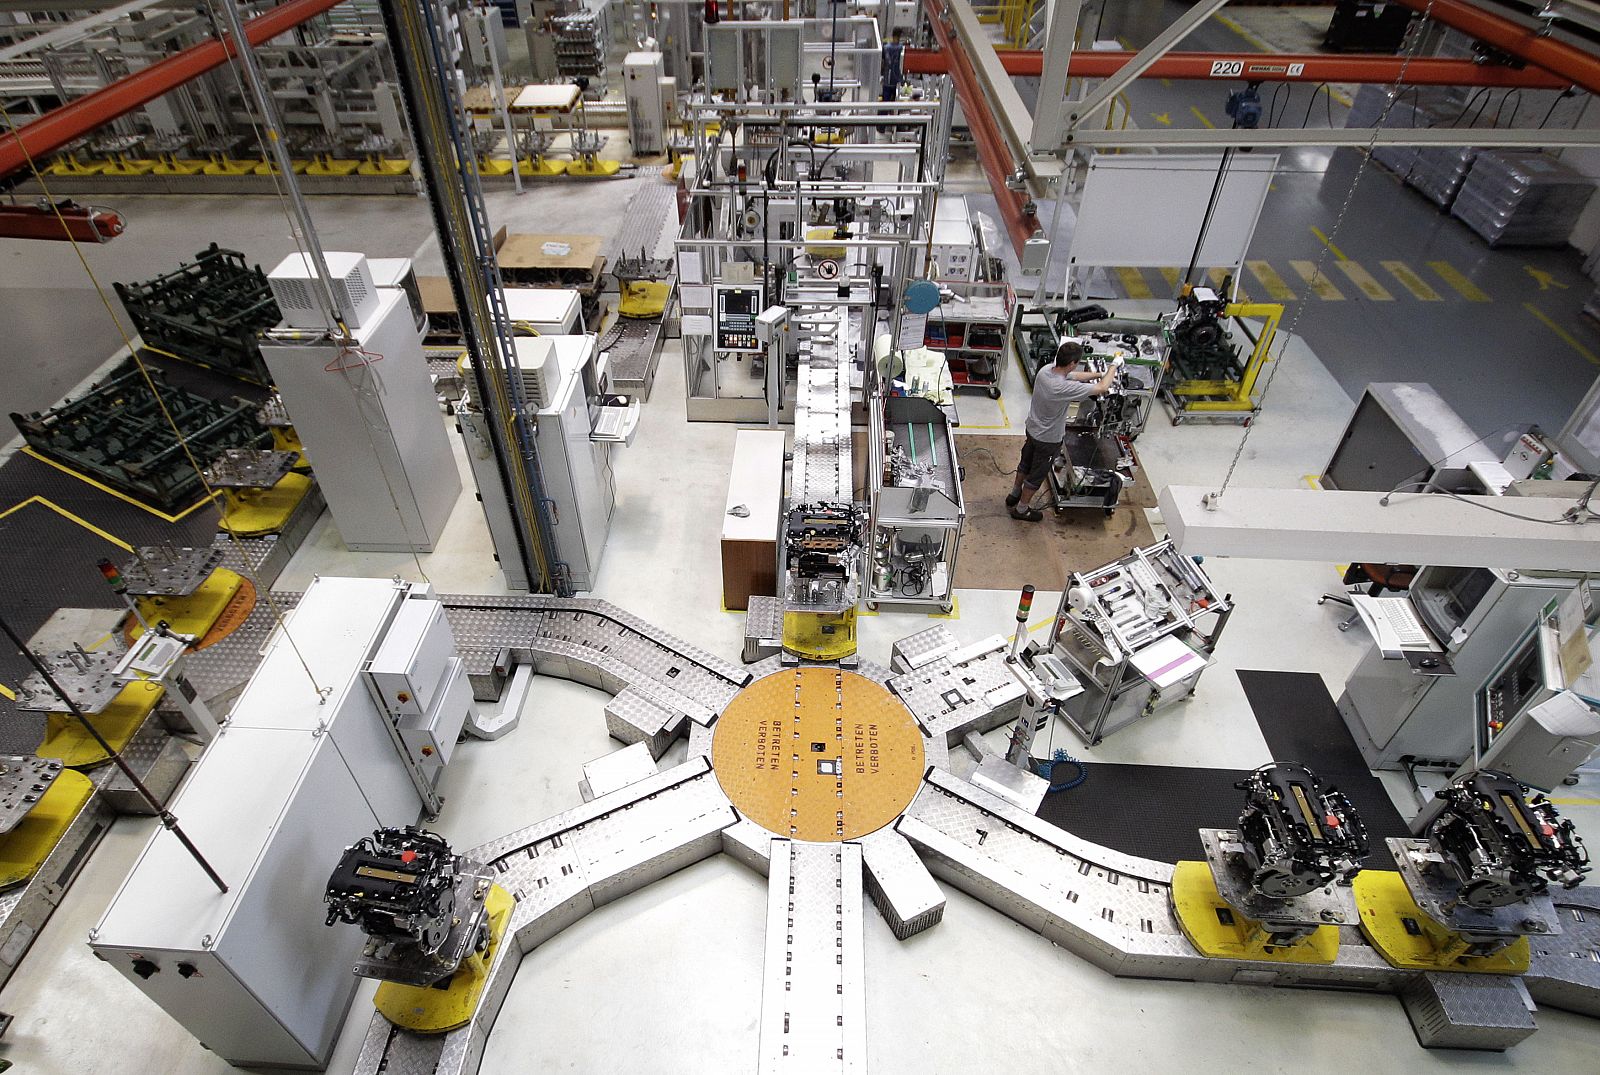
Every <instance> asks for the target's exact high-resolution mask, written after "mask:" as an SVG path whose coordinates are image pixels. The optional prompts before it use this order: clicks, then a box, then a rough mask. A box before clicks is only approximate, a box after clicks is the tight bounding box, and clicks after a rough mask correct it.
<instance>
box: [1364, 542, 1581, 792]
mask: <svg viewBox="0 0 1600 1075" xmlns="http://www.w3.org/2000/svg"><path fill="white" fill-rule="evenodd" d="M1579 584H1580V583H1579V581H1578V580H1576V579H1574V578H1570V577H1563V576H1557V575H1538V574H1534V573H1531V572H1525V571H1522V572H1519V571H1507V570H1501V569H1498V568H1439V567H1425V568H1423V569H1422V570H1420V571H1419V572H1418V573H1417V575H1416V578H1415V579H1414V580H1413V582H1412V584H1411V589H1410V591H1409V592H1408V594H1407V597H1406V599H1407V600H1409V601H1410V602H1411V604H1412V607H1413V608H1415V609H1416V611H1417V613H1418V616H1419V618H1421V620H1422V621H1423V623H1424V624H1426V625H1427V626H1428V628H1429V630H1430V631H1431V632H1432V633H1433V635H1434V636H1435V637H1436V638H1438V639H1439V640H1440V642H1441V643H1442V644H1443V645H1444V648H1445V650H1446V651H1447V653H1448V655H1449V658H1450V661H1451V664H1452V665H1453V666H1454V670H1455V675H1453V676H1425V675H1418V674H1416V673H1414V672H1412V671H1411V668H1410V666H1409V664H1408V663H1407V662H1406V661H1404V660H1384V658H1383V653H1382V651H1381V650H1380V649H1379V648H1378V646H1377V644H1376V643H1371V644H1369V645H1368V647H1367V650H1366V652H1365V653H1364V654H1363V655H1362V657H1361V660H1360V661H1359V662H1358V663H1357V665H1356V667H1355V669H1354V670H1352V671H1351V673H1350V675H1349V678H1347V679H1346V680H1345V689H1344V693H1343V694H1341V695H1340V697H1339V711H1340V713H1341V714H1342V715H1343V716H1344V719H1345V723H1346V724H1347V725H1349V727H1350V731H1351V733H1352V734H1353V735H1354V737H1355V740H1356V745H1357V746H1358V747H1360V748H1361V753H1362V756H1363V757H1364V758H1365V759H1366V762H1367V764H1368V765H1370V766H1372V767H1373V768H1374V769H1403V768H1404V767H1405V765H1406V764H1407V762H1406V761H1405V760H1404V759H1415V760H1417V761H1424V760H1426V761H1435V762H1448V763H1452V764H1456V763H1460V762H1463V761H1466V760H1468V759H1469V758H1471V757H1472V755H1473V750H1474V744H1475V741H1476V727H1475V722H1476V720H1477V718H1476V716H1475V714H1476V708H1477V703H1476V698H1477V692H1478V691H1479V690H1480V689H1481V688H1482V687H1483V685H1484V683H1485V682H1487V680H1488V679H1489V677H1490V675H1491V674H1492V673H1493V672H1494V671H1495V669H1496V668H1497V667H1499V665H1500V664H1501V662H1502V661H1503V659H1504V658H1505V655H1506V654H1507V653H1509V652H1510V651H1511V650H1512V648H1513V647H1515V646H1516V645H1517V643H1518V641H1519V639H1521V638H1522V637H1523V636H1524V634H1525V633H1526V632H1527V631H1528V628H1529V625H1530V624H1532V623H1533V622H1534V620H1535V618H1536V617H1537V616H1538V615H1539V611H1540V609H1541V608H1543V607H1544V606H1545V604H1546V603H1547V602H1548V601H1550V600H1551V599H1552V598H1558V597H1560V596H1561V595H1563V594H1566V593H1568V592H1570V591H1571V590H1572V588H1573V587H1574V586H1577V585H1579ZM1588 585H1589V588H1590V592H1591V594H1592V595H1593V597H1594V598H1600V580H1597V581H1592V582H1590V583H1588ZM1590 605H1591V607H1594V600H1593V599H1591V602H1590Z"/></svg>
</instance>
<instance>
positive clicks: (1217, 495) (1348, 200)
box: [1205, 0, 1433, 505]
mask: <svg viewBox="0 0 1600 1075" xmlns="http://www.w3.org/2000/svg"><path fill="white" fill-rule="evenodd" d="M1432 15H1433V0H1428V6H1427V8H1426V9H1425V10H1424V11H1423V12H1422V20H1421V21H1420V22H1418V23H1417V26H1416V38H1415V41H1414V43H1413V45H1412V48H1411V50H1410V51H1409V52H1407V53H1406V57H1405V61H1404V62H1403V63H1401V65H1400V70H1399V71H1398V72H1396V74H1395V76H1394V83H1393V84H1392V85H1391V86H1390V87H1389V100H1388V101H1387V102H1385V103H1384V106H1383V111H1382V112H1381V113H1379V114H1378V119H1377V122H1376V123H1375V124H1374V125H1373V128H1372V137H1371V139H1369V140H1368V142H1367V152H1366V156H1365V157H1364V158H1363V159H1362V161H1361V165H1360V167H1358V168H1357V169H1356V174H1355V176H1354V177H1353V178H1352V179H1351V180H1350V187H1349V189H1348V190H1346V191H1345V194H1344V203H1343V204H1342V205H1340V206H1339V213H1338V215H1337V216H1336V217H1334V219H1333V227H1332V228H1331V229H1329V231H1328V238H1327V241H1326V242H1324V243H1323V244H1322V250H1321V252H1320V253H1319V254H1318V255H1317V261H1316V264H1315V266H1313V268H1312V271H1311V276H1310V278H1309V279H1308V280H1307V281H1306V282H1307V283H1308V284H1310V285H1311V286H1313V287H1315V286H1316V284H1317V283H1318V282H1319V281H1321V280H1322V279H1323V271H1322V269H1323V266H1324V265H1325V264H1326V263H1327V260H1328V255H1329V254H1331V253H1333V248H1334V245H1335V240H1336V239H1337V238H1338V236H1339V229H1341V228H1342V227H1344V220H1345V217H1346V216H1347V215H1348V214H1349V212H1350V206H1351V204H1352V203H1354V201H1355V197H1356V188H1357V187H1359V186H1360V185H1361V178H1362V177H1363V176H1364V175H1366V174H1367V169H1368V168H1369V167H1370V166H1371V165H1372V150H1373V148H1374V147H1375V146H1376V145H1377V144H1378V132H1379V131H1381V130H1383V121H1384V120H1386V119H1388V118H1389V112H1390V111H1391V110H1392V109H1393V108H1394V106H1395V105H1396V104H1398V103H1399V101H1400V95H1401V91H1400V87H1401V85H1402V84H1403V83H1404V82H1405V78H1406V70H1407V69H1408V68H1409V67H1410V66H1411V61H1412V60H1414V59H1416V58H1417V54H1418V53H1420V52H1421V51H1422V38H1423V32H1424V28H1425V27H1426V26H1427V25H1428V23H1429V20H1430V18H1431V17H1432ZM1330 92H1331V91H1330ZM1309 305H1311V303H1310V302H1309V301H1307V300H1301V301H1300V303H1299V305H1297V306H1296V307H1295V310H1294V313H1293V314H1292V315H1290V318H1289V324H1288V325H1287V326H1285V328H1284V329H1283V333H1282V341H1283V342H1282V343H1281V344H1279V346H1278V354H1277V356H1276V357H1275V358H1273V359H1272V361H1271V363H1270V365H1271V368H1270V369H1268V370H1267V379H1266V380H1265V381H1264V382H1262V385H1261V396H1260V401H1261V405H1260V408H1258V409H1265V407H1266V405H1267V393H1268V392H1270V391H1271V390H1272V381H1273V379H1274V378H1275V377H1277V376H1278V369H1279V368H1280V367H1281V366H1282V365H1283V360H1284V356H1285V355H1286V354H1288V351H1289V341H1290V340H1292V339H1293V338H1294V330H1295V326H1297V325H1298V324H1299V323H1300V315H1301V314H1302V313H1304V312H1305V309H1306V307H1307V306H1309ZM1254 428H1255V422H1254V420H1253V419H1252V420H1250V421H1247V422H1246V423H1245V427H1244V435H1243V436H1241V437H1240V438H1239V446H1238V447H1237V448H1235V449H1234V452H1233V459H1232V460H1230V461H1229V463H1228V472H1227V473H1226V474H1224V475H1223V477H1222V486H1221V488H1219V489H1218V490H1217V491H1216V492H1214V493H1211V494H1210V495H1208V496H1207V497H1206V498H1205V499H1206V503H1207V504H1208V505H1213V504H1215V503H1216V502H1217V501H1218V500H1221V499H1222V494H1223V493H1225V492H1227V491H1228V485H1229V484H1230V483H1231V482H1232V481H1233V472H1234V471H1235V470H1237V469H1238V467H1239V460H1240V459H1242V458H1244V449H1245V446H1246V445H1247V444H1248V443H1249V442H1250V432H1251V430H1252V429H1254Z"/></svg>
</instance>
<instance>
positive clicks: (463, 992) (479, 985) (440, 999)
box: [373, 885, 516, 1034]
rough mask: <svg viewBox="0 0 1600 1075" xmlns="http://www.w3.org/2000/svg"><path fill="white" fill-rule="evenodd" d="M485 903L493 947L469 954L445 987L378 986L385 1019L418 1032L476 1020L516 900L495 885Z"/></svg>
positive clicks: (437, 1030) (442, 1031) (439, 1031)
mask: <svg viewBox="0 0 1600 1075" xmlns="http://www.w3.org/2000/svg"><path fill="white" fill-rule="evenodd" d="M485 905H486V906H487V907H488V909H489V947H488V948H487V949H485V950H484V951H482V952H479V953H476V954H474V955H472V956H471V957H469V958H468V959H467V961H466V962H465V963H463V964H462V965H461V969H460V970H458V971H456V973H455V975H454V976H453V977H452V978H451V979H450V984H449V986H447V987H446V988H444V989H435V988H433V987H432V986H426V985H401V984H400V983H398V982H384V983H383V984H382V985H380V986H378V993H377V996H376V997H374V998H373V1003H374V1004H376V1006H377V1008H378V1011H380V1012H382V1013H383V1017H384V1018H385V1019H387V1020H389V1022H391V1023H393V1024H394V1025H395V1026H399V1027H404V1028H405V1029H407V1030H410V1031H413V1032H414V1033H417V1034H445V1033H448V1032H450V1031H452V1030H456V1029H459V1028H461V1027H464V1026H466V1025H467V1023H469V1022H471V1021H472V1013H473V1012H475V1011H477V1010H478V1000H479V999H480V998H481V997H482V996H483V987H484V985H486V984H487V983H488V981H489V968H490V967H493V966H494V957H495V953H496V952H497V951H499V949H500V944H501V942H502V941H503V940H505V934H506V925H507V924H508V923H509V922H510V921H511V909H512V908H513V907H515V906H516V901H515V900H513V899H512V898H511V893H509V892H507V891H506V890H505V889H503V888H501V887H500V886H499V885H492V886H490V888H489V896H488V898H487V899H486V900H485Z"/></svg>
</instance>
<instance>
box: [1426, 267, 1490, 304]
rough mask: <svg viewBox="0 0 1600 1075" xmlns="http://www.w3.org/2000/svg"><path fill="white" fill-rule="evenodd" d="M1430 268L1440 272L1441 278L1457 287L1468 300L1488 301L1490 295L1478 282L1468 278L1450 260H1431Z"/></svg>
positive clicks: (1459, 292) (1457, 290)
mask: <svg viewBox="0 0 1600 1075" xmlns="http://www.w3.org/2000/svg"><path fill="white" fill-rule="evenodd" d="M1428 268H1430V269H1432V270H1433V271H1434V272H1435V273H1437V274H1438V276H1439V279H1441V280H1443V281H1444V282H1445V283H1447V284H1449V285H1450V286H1451V287H1453V288H1455V289H1456V292H1457V293H1458V294H1459V295H1460V296H1461V297H1462V298H1464V299H1466V300H1467V301H1468V302H1488V301H1489V295H1488V293H1487V292H1485V291H1484V290H1483V289H1482V288H1481V287H1479V286H1478V285H1477V284H1475V283H1473V282H1472V281H1471V280H1468V279H1467V278H1466V277H1465V276H1464V275H1462V273H1461V270H1459V269H1457V268H1456V267H1455V266H1454V265H1452V264H1450V263H1449V262H1448V261H1430V262H1428Z"/></svg>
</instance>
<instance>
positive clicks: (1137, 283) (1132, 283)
mask: <svg viewBox="0 0 1600 1075" xmlns="http://www.w3.org/2000/svg"><path fill="white" fill-rule="evenodd" d="M1111 271H1112V272H1114V273H1116V274H1117V279H1118V280H1120V281H1121V282H1122V290H1124V291H1126V292H1127V293H1128V298H1130V299H1153V298H1155V295H1154V294H1153V293H1152V292H1151V291H1150V285H1149V284H1148V283H1146V282H1145V278H1144V273H1142V272H1140V271H1139V270H1138V269H1135V268H1134V267H1133V266H1131V265H1119V266H1117V267H1116V268H1114V269H1112V270H1111Z"/></svg>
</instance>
